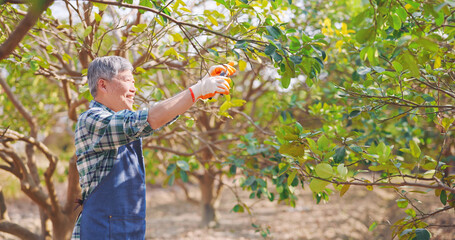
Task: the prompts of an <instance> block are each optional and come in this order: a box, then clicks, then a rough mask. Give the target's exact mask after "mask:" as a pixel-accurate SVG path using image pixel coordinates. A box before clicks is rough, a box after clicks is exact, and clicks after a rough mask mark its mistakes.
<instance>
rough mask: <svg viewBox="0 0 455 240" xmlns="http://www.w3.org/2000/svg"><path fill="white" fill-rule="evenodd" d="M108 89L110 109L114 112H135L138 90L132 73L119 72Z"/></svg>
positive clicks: (108, 85)
mask: <svg viewBox="0 0 455 240" xmlns="http://www.w3.org/2000/svg"><path fill="white" fill-rule="evenodd" d="M106 87H107V88H106V90H107V92H108V96H109V98H110V99H109V100H110V102H111V104H110V105H111V106H110V108H111V109H112V110H113V111H115V112H118V111H121V110H125V109H128V110H133V103H134V95H135V94H136V88H135V87H134V77H133V74H132V73H131V71H129V70H126V71H123V72H119V73H118V74H117V75H116V76H115V77H114V78H113V79H112V80H111V81H109V82H107V85H106Z"/></svg>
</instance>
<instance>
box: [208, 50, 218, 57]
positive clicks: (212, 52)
mask: <svg viewBox="0 0 455 240" xmlns="http://www.w3.org/2000/svg"><path fill="white" fill-rule="evenodd" d="M207 51H209V52H210V53H211V54H213V55H215V56H217V57H219V56H220V55H219V54H218V51H217V50H216V49H212V48H209V49H207Z"/></svg>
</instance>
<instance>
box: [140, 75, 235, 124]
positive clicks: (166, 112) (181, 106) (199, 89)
mask: <svg viewBox="0 0 455 240" xmlns="http://www.w3.org/2000/svg"><path fill="white" fill-rule="evenodd" d="M230 82H231V80H230V79H229V78H227V77H222V76H214V77H210V76H208V77H205V78H203V79H202V80H200V81H199V82H198V83H196V84H195V85H193V86H191V87H190V88H189V89H186V90H185V91H182V92H180V93H179V94H177V95H175V96H173V97H171V98H168V99H166V100H163V101H160V102H158V103H156V104H155V105H153V106H152V107H151V108H150V109H149V112H148V118H147V121H148V122H149V124H150V126H151V127H152V129H158V128H160V127H162V126H164V125H165V124H166V123H168V122H170V121H172V120H173V119H174V118H175V117H176V116H178V115H181V114H183V113H184V112H186V111H187V110H188V109H189V108H190V107H191V106H192V105H193V104H194V103H195V102H196V101H197V100H198V99H199V98H201V99H206V98H211V97H213V96H214V95H215V94H218V93H219V94H229V88H230V86H229V83H230Z"/></svg>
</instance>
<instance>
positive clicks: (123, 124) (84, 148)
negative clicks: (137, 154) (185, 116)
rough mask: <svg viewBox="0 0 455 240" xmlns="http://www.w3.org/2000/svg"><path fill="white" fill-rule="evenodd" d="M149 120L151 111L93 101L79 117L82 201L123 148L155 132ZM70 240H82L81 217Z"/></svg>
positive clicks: (77, 136) (76, 133)
mask: <svg viewBox="0 0 455 240" xmlns="http://www.w3.org/2000/svg"><path fill="white" fill-rule="evenodd" d="M147 116H148V110H139V111H130V110H122V111H119V112H114V111H112V110H111V109H109V108H107V107H106V106H104V105H103V104H101V103H99V102H97V101H94V100H93V101H91V102H90V108H89V110H87V111H86V112H84V113H82V114H81V115H80V116H79V119H78V121H77V124H76V132H75V144H76V155H77V170H78V171H79V183H80V185H81V188H82V201H84V200H85V199H86V198H87V196H88V195H89V194H90V193H91V192H92V191H93V190H94V189H95V188H96V186H97V185H98V183H100V182H101V180H103V178H104V177H106V176H107V175H108V174H109V172H110V171H111V169H112V167H113V165H114V160H115V159H116V158H117V149H118V148H119V147H120V146H123V145H125V144H127V143H130V142H132V141H135V140H137V139H139V138H141V137H146V136H150V135H152V134H153V132H155V130H154V129H152V128H151V127H150V124H149V123H148V122H147ZM177 117H178V116H177ZM177 117H176V118H177ZM173 121H175V119H174V120H173ZM173 121H171V122H169V123H168V124H170V123H172V122H173ZM168 124H166V125H168ZM157 130H158V129H157ZM71 239H80V216H79V217H78V219H77V221H76V225H75V227H74V230H73V235H72V237H71Z"/></svg>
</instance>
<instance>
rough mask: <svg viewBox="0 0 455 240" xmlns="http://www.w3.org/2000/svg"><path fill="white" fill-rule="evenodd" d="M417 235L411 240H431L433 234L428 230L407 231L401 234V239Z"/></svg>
mask: <svg viewBox="0 0 455 240" xmlns="http://www.w3.org/2000/svg"><path fill="white" fill-rule="evenodd" d="M412 233H415V237H414V238H412V239H411V240H430V238H431V234H430V232H429V231H428V230H426V229H424V228H417V229H405V230H404V231H403V232H401V234H400V239H401V237H404V236H406V235H408V236H412V235H410V234H412Z"/></svg>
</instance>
